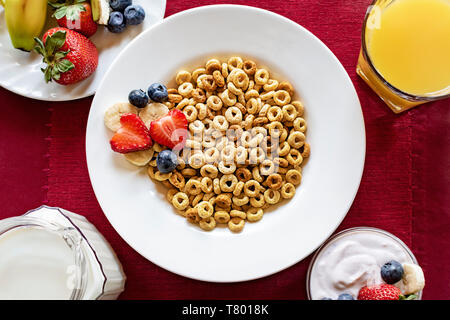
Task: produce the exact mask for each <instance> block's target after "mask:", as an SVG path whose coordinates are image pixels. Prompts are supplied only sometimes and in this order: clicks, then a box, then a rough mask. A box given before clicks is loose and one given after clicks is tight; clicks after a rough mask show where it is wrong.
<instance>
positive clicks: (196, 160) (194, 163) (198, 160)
mask: <svg viewBox="0 0 450 320" xmlns="http://www.w3.org/2000/svg"><path fill="white" fill-rule="evenodd" d="M188 163H189V165H190V166H191V167H192V168H194V169H200V168H201V167H203V166H204V165H205V155H204V154H203V153H195V154H194V155H192V156H191V157H189V160H188Z"/></svg>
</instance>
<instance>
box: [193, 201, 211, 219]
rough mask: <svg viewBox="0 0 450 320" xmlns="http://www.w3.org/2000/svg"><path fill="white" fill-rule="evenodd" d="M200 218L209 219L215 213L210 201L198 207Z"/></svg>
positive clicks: (201, 203)
mask: <svg viewBox="0 0 450 320" xmlns="http://www.w3.org/2000/svg"><path fill="white" fill-rule="evenodd" d="M196 208H197V213H198V216H199V217H200V218H202V219H206V218H209V217H211V216H212V215H213V213H214V207H213V206H212V204H211V203H209V202H208V201H202V202H200V203H199V204H198V205H197V206H196Z"/></svg>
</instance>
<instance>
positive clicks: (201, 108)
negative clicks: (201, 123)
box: [195, 97, 207, 120]
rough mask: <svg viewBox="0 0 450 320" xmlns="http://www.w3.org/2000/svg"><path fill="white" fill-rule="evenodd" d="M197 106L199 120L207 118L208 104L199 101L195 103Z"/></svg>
mask: <svg viewBox="0 0 450 320" xmlns="http://www.w3.org/2000/svg"><path fill="white" fill-rule="evenodd" d="M205 100H206V97H205ZM195 107H196V108H197V110H198V115H197V118H198V119H199V120H205V118H206V115H207V113H206V110H207V107H206V104H204V103H197V104H196V105H195Z"/></svg>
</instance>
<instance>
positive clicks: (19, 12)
mask: <svg viewBox="0 0 450 320" xmlns="http://www.w3.org/2000/svg"><path fill="white" fill-rule="evenodd" d="M3 1H4V2H5V17H6V25H7V27H8V32H9V37H10V38H11V42H12V44H13V46H14V48H17V49H21V50H24V51H31V50H32V49H33V48H34V45H35V42H34V37H39V35H40V34H41V32H42V29H43V28H44V25H45V20H46V18H47V0H3Z"/></svg>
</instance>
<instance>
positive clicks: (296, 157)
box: [286, 149, 303, 166]
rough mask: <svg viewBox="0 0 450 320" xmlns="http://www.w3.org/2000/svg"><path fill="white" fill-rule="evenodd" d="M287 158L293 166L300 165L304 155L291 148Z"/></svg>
mask: <svg viewBox="0 0 450 320" xmlns="http://www.w3.org/2000/svg"><path fill="white" fill-rule="evenodd" d="M286 160H287V161H288V162H289V164H291V165H293V166H298V165H300V164H301V163H302V162H303V157H302V155H301V153H300V151H298V150H297V149H291V150H290V151H289V154H288V155H287V156H286Z"/></svg>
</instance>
